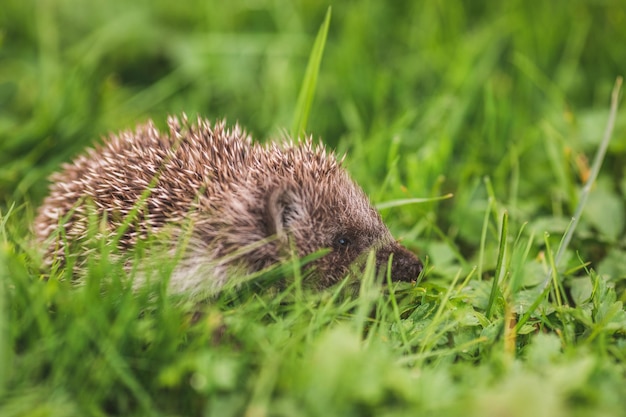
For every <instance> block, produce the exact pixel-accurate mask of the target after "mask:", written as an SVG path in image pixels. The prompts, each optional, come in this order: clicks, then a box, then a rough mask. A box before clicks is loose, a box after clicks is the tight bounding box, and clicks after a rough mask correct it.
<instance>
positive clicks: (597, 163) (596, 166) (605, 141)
mask: <svg viewBox="0 0 626 417" xmlns="http://www.w3.org/2000/svg"><path fill="white" fill-rule="evenodd" d="M622 81H623V78H622V77H617V80H615V86H614V87H613V92H612V93H611V110H610V111H609V120H608V121H607V123H606V128H605V130H604V136H603V137H602V142H600V147H599V148H598V152H596V156H595V158H594V160H593V165H592V166H591V173H590V174H589V178H588V179H587V182H586V183H585V186H584V187H583V190H582V193H581V194H580V200H579V201H578V205H577V206H576V211H575V212H574V216H573V217H572V223H571V224H570V227H569V228H568V229H567V231H566V232H565V235H564V236H563V240H562V241H561V244H560V245H559V249H558V250H557V253H556V256H555V257H554V266H555V267H558V266H559V263H560V261H561V258H562V257H563V254H564V253H565V250H566V249H567V247H568V245H569V243H570V241H571V240H572V236H574V231H575V230H576V226H577V225H578V221H579V220H580V217H581V216H582V214H583V210H584V209H585V205H586V204H587V198H588V197H589V194H590V193H591V187H592V186H593V184H594V183H595V182H596V178H597V177H598V174H599V173H600V168H601V167H602V162H603V161H604V156H605V155H606V150H607V148H608V147H609V142H610V141H611V136H612V135H613V128H614V127H615V119H616V117H617V107H618V99H619V93H620V90H621V88H622ZM551 278H552V270H551V269H550V270H549V271H548V274H547V275H546V278H545V280H544V281H543V288H547V287H548V285H550V280H551Z"/></svg>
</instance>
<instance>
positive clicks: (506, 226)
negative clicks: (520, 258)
mask: <svg viewBox="0 0 626 417" xmlns="http://www.w3.org/2000/svg"><path fill="white" fill-rule="evenodd" d="M508 231H509V213H508V212H506V211H505V212H504V214H503V215H502V230H501V233H500V247H499V248H498V263H497V264H496V272H495V273H494V275H493V283H492V285H491V293H490V294H489V303H488V304H487V318H491V315H492V314H493V304H494V303H495V301H496V295H497V294H498V284H499V281H500V275H501V274H502V265H503V263H504V262H503V261H504V253H505V252H506V237H507V235H508Z"/></svg>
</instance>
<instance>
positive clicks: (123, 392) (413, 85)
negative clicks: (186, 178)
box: [0, 0, 626, 417]
mask: <svg viewBox="0 0 626 417" xmlns="http://www.w3.org/2000/svg"><path fill="white" fill-rule="evenodd" d="M212 3H215V4H212ZM226 4H227V5H226ZM327 11H328V4H319V5H318V4H317V3H316V2H311V1H300V2H292V1H283V0H279V1H274V2H264V1H258V2H250V1H231V2H206V1H186V2H166V1H152V2H124V1H121V0H110V1H106V2H93V1H92V2H88V1H85V0H64V1H61V0H47V1H18V0H4V1H3V3H2V6H1V7H0V415H1V416H3V417H5V416H74V415H75V416H85V415H96V416H98V415H123V416H134V415H136V416H144V415H151V416H152V415H154V416H198V415H210V416H229V415H245V416H249V417H256V416H309V415H319V416H329V415H330V416H333V415H337V416H369V415H372V416H404V415H407V416H409V415H446V416H448V415H462V416H502V415H507V416H533V417H535V416H570V415H580V416H583V415H602V416H611V415H626V364H625V362H626V312H625V310H624V305H623V303H624V301H626V261H625V260H626V233H625V223H626V219H625V214H626V207H625V195H626V180H625V179H624V174H625V171H624V167H625V166H626V110H625V109H626V106H624V105H622V106H621V108H620V110H619V111H618V113H617V118H616V125H615V129H614V131H613V134H612V140H611V142H610V144H609V146H608V149H607V152H606V155H605V156H604V158H603V165H602V168H601V170H600V171H599V174H598V177H597V179H596V181H594V182H593V185H592V186H591V187H590V188H588V189H587V188H585V187H584V185H585V181H586V180H587V178H588V176H589V175H590V173H591V172H592V167H591V166H592V161H593V158H594V156H595V154H596V152H597V151H598V149H599V148H600V147H601V140H602V138H603V134H604V131H605V127H606V125H607V121H608V119H609V108H610V100H611V91H612V89H613V86H614V83H615V80H616V77H617V76H619V75H624V72H625V70H626V67H625V64H626V48H624V45H625V44H626V7H624V5H623V2H622V1H619V0H614V1H611V0H609V1H603V2H597V1H583V0H575V1H567V2H566V1H554V2H527V1H523V0H512V1H507V2H488V1H465V2H463V1H454V0H450V1H446V2H438V1H416V2H411V1H406V2H381V1H356V2H349V4H348V2H342V3H337V4H332V18H331V19H330V24H329V26H328V28H327V29H328V34H327V38H326V40H325V44H324V42H323V39H322V38H323V35H321V34H322V33H323V31H321V32H319V33H320V35H319V37H318V39H320V40H319V41H318V42H317V43H316V36H318V31H320V27H321V26H322V23H323V22H324V21H325V16H327ZM314 44H316V45H317V47H316V48H315V47H314ZM321 49H323V55H320V52H321ZM315 50H317V52H316V53H312V51H315ZM310 56H311V57H312V58H311V60H310V64H309V65H308V68H309V70H308V71H307V63H308V62H309V57H310ZM320 56H321V64H319V62H317V64H316V61H319V59H320ZM316 65H319V69H318V70H316V69H315V66H316ZM305 74H308V75H307V76H306V78H305ZM315 77H317V80H315ZM299 97H301V98H300V99H299ZM311 99H312V102H311V101H310V100H311ZM621 101H623V100H621ZM309 106H310V110H307V109H308V108H309ZM181 112H186V113H187V114H190V115H195V114H196V113H199V114H201V115H203V116H206V117H208V118H223V117H227V118H228V120H229V121H230V122H235V121H239V122H240V123H242V124H243V125H244V126H246V127H247V128H248V129H249V131H250V132H251V133H252V134H253V136H254V137H256V138H257V139H259V140H266V139H269V138H272V137H277V136H280V135H283V132H285V131H286V130H285V129H289V128H291V129H292V130H296V131H298V130H300V129H301V128H302V127H304V126H306V130H307V131H309V132H311V133H313V135H314V136H315V137H321V138H322V139H323V140H324V142H325V143H327V144H328V145H329V146H331V147H333V148H336V149H338V151H339V152H340V153H342V152H346V153H347V158H346V161H345V165H346V167H347V169H348V170H349V171H350V172H351V174H352V175H353V177H354V178H355V179H356V180H357V182H359V183H360V184H361V185H362V186H363V188H364V189H365V190H366V191H367V192H368V194H369V195H370V196H371V197H372V200H373V202H374V203H375V204H377V205H379V207H380V208H381V212H382V214H383V216H384V218H385V221H386V223H387V224H388V225H389V227H390V228H391V230H392V232H393V233H394V235H395V236H396V237H398V238H400V239H402V242H403V244H404V245H405V246H407V247H408V248H410V249H411V250H413V251H415V252H416V253H418V254H419V255H420V256H421V257H422V258H423V259H427V262H428V274H427V275H426V277H425V278H424V280H423V281H421V282H420V283H419V284H418V285H417V286H409V285H405V286H398V287H390V288H385V287H383V286H382V285H381V283H379V282H376V280H374V279H373V278H374V277H373V276H372V273H371V271H366V272H365V273H364V276H363V277H362V280H361V283H360V285H361V289H360V292H359V295H358V296H352V295H350V291H347V290H346V289H345V288H342V287H339V288H333V289H330V290H328V291H325V292H321V293H310V292H308V291H307V290H306V289H302V288H300V286H299V285H298V282H299V281H298V279H293V275H294V274H295V275H297V268H295V267H293V266H292V265H286V266H284V267H283V268H282V269H279V270H277V271H273V272H271V273H269V274H267V275H265V276H261V277H258V278H256V279H255V280H254V281H252V282H250V283H249V284H247V285H244V286H242V287H238V288H229V289H226V290H225V291H224V292H223V293H221V294H220V295H219V296H218V297H217V298H216V299H213V300H211V301H210V302H206V303H202V304H200V305H198V304H194V303H190V302H187V303H186V302H184V300H183V301H182V302H181V300H179V299H174V298H172V297H171V296H168V295H167V294H166V292H165V290H164V288H165V285H164V283H165V281H166V280H167V273H168V266H171V265H169V262H161V268H157V269H156V270H155V276H154V278H156V279H155V280H153V281H154V282H153V285H150V286H146V287H144V288H141V289H140V290H138V291H134V290H133V289H132V280H133V278H134V277H133V274H132V272H128V271H126V270H125V269H124V268H123V267H122V266H121V265H119V264H118V263H116V262H114V261H112V260H111V259H110V258H109V257H108V256H106V251H105V250H103V252H104V253H103V256H102V257H101V258H100V259H98V260H96V259H94V260H93V261H92V262H90V263H89V265H88V267H87V273H86V274H87V279H86V281H85V282H86V283H85V285H82V286H75V285H73V284H72V283H71V282H70V278H71V271H70V270H67V269H66V270H59V271H55V272H53V273H52V275H51V277H50V279H48V280H44V279H43V278H42V277H43V275H42V274H43V273H42V270H41V259H40V256H39V255H38V253H37V251H36V248H34V246H33V244H32V234H31V233H32V232H31V231H30V229H29V228H30V223H31V222H32V218H33V215H34V214H33V213H34V211H35V210H36V207H37V206H38V204H39V203H40V202H41V199H42V198H43V197H44V195H45V193H46V187H47V182H46V177H47V176H48V175H49V174H50V173H51V172H53V171H54V170H56V169H58V168H59V166H60V164H61V163H62V162H65V161H68V160H70V159H71V157H72V156H74V155H76V154H78V153H80V152H81V151H83V150H84V149H85V148H86V147H87V146H90V145H93V144H94V143H96V142H97V141H98V140H99V138H100V137H101V136H103V135H106V134H107V132H110V131H116V130H119V129H126V128H132V127H133V126H134V125H135V124H137V123H138V122H142V121H144V120H145V119H146V118H148V117H151V118H154V119H155V121H156V122H157V124H159V125H161V126H163V125H164V122H165V115H167V114H170V113H174V114H179V113H181ZM307 118H308V120H307ZM586 191H589V194H588V196H586V195H585V194H584V192H586ZM448 193H452V194H454V197H453V198H449V199H443V200H441V199H439V200H435V199H432V200H431V199H429V198H431V197H439V196H442V195H446V194H448ZM585 198H586V200H587V201H586V204H585V205H584V211H583V213H582V216H581V217H580V219H579V222H578V224H577V225H575V227H574V228H573V229H570V230H572V232H573V233H572V235H571V241H570V242H569V243H568V244H567V245H566V246H563V247H564V250H561V251H560V254H558V253H559V247H560V245H561V242H562V241H563V240H564V239H563V237H564V236H565V234H566V232H567V231H568V228H569V227H570V224H572V222H571V219H572V216H574V214H575V213H577V208H578V207H580V205H579V203H580V202H581V201H583V200H585ZM421 199H426V201H425V202H424V200H421ZM566 240H567V239H566ZM557 254H558V255H557ZM294 265H295V264H294ZM294 271H295V272H294ZM281 276H286V278H285V279H286V282H287V283H288V284H287V286H286V288H285V289H284V290H283V291H277V290H276V289H275V288H273V286H272V285H270V284H271V282H272V281H273V280H275V279H276V278H277V277H281ZM289 283H291V284H289ZM546 283H547V287H545V288H546V289H545V290H544V284H546Z"/></svg>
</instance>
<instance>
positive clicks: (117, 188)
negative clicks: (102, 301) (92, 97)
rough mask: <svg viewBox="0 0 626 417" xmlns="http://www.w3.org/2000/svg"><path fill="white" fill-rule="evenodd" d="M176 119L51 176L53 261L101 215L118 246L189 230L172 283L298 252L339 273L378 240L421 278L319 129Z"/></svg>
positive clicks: (178, 287) (322, 283) (118, 139)
mask: <svg viewBox="0 0 626 417" xmlns="http://www.w3.org/2000/svg"><path fill="white" fill-rule="evenodd" d="M167 124H168V128H169V129H168V130H169V131H168V132H166V133H162V132H160V131H159V130H158V129H157V128H156V127H155V124H154V123H153V122H152V121H148V122H147V123H145V124H143V125H139V126H138V127H137V128H136V130H135V131H134V132H132V131H124V132H122V133H120V134H117V135H110V137H109V138H108V139H106V140H105V141H104V144H102V145H99V146H96V147H94V148H92V149H90V150H88V151H87V152H86V153H85V154H83V155H82V156H79V157H77V158H76V159H75V160H74V161H73V162H72V163H70V164H65V165H63V167H62V170H61V171H60V172H57V173H55V174H53V175H52V176H51V177H50V180H51V185H50V191H49V194H48V196H47V197H46V198H45V199H44V202H43V204H42V206H41V207H40V209H39V211H38V214H37V217H36V219H35V223H34V229H35V233H36V237H37V240H38V242H39V243H40V244H41V245H43V248H45V249H44V252H45V256H44V259H45V261H46V263H47V264H49V265H51V264H53V263H54V262H58V263H61V264H62V263H63V262H64V261H65V255H66V253H68V252H69V251H70V249H71V250H73V249H74V248H76V247H78V250H79V251H80V250H81V245H82V248H83V249H82V250H83V251H86V249H84V248H85V247H86V245H84V242H85V240H86V236H87V235H88V232H89V227H90V219H92V221H93V218H94V215H95V218H96V219H98V223H99V224H100V225H102V224H104V229H105V233H108V234H109V235H110V236H114V235H115V234H116V232H117V231H119V230H122V232H121V236H119V232H117V233H118V236H117V239H115V245H117V246H118V248H119V249H120V252H121V253H124V251H127V250H129V249H132V248H133V247H135V246H136V245H137V242H138V241H140V240H142V239H146V238H147V237H148V236H150V235H152V234H154V233H157V232H159V231H168V232H167V238H166V239H167V240H168V241H169V242H168V244H171V247H172V248H177V247H178V245H179V244H180V242H181V241H183V240H184V241H185V245H184V249H183V252H182V255H181V256H180V259H179V261H178V263H177V264H176V266H175V269H174V271H173V272H172V274H171V277H170V282H169V288H170V290H171V291H172V292H174V293H198V292H209V293H211V292H215V291H218V290H219V289H220V288H222V287H223V285H224V284H225V283H226V282H228V281H229V279H230V278H231V277H233V276H236V275H237V276H240V275H241V274H253V273H255V272H259V271H263V270H265V269H266V268H271V267H273V266H276V265H279V264H280V263H282V262H284V261H286V260H288V259H290V258H289V257H290V256H294V254H295V255H296V256H298V257H306V256H307V255H311V254H316V253H321V255H319V256H318V257H315V256H313V257H312V258H313V260H312V261H311V262H310V263H309V264H306V266H305V271H306V274H305V275H304V276H305V280H306V282H307V283H308V284H309V285H311V286H313V287H316V288H326V287H329V286H331V285H333V284H335V283H337V282H339V281H340V280H342V279H343V278H344V277H346V276H348V275H350V272H351V271H354V270H355V269H354V265H356V266H357V268H356V270H358V266H359V265H360V266H361V269H362V268H363V265H364V264H365V259H366V258H367V254H368V253H369V252H370V251H374V252H375V254H376V255H375V260H376V266H377V268H378V269H379V270H380V271H387V268H388V267H389V262H390V266H391V277H392V279H393V280H394V281H408V282H410V281H415V280H416V279H417V277H418V275H419V274H420V272H421V271H422V268H423V266H422V263H421V262H420V260H419V259H418V258H417V257H416V256H415V255H414V254H413V253H412V252H410V251H409V250H407V249H405V248H404V247H403V246H401V245H400V244H399V243H398V242H397V241H396V240H395V239H394V238H393V237H392V235H391V233H390V231H389V229H388V228H387V227H386V226H385V224H384V223H383V221H382V219H381V216H380V215H379V213H378V212H377V211H376V210H375V209H374V208H373V207H372V205H371V204H370V201H369V199H368V197H367V196H366V194H365V193H364V192H363V191H362V189H361V188H360V187H359V186H358V185H357V184H356V183H355V182H354V181H353V180H352V179H351V178H350V176H349V175H348V173H347V171H346V170H345V169H344V168H343V167H342V162H343V158H342V159H341V160H339V159H338V158H337V157H336V155H335V153H334V152H332V151H329V150H327V148H326V147H324V145H323V144H321V143H319V144H314V142H313V140H312V138H311V137H310V136H309V137H308V138H306V139H303V140H293V139H290V138H289V137H287V136H286V137H285V138H284V139H283V140H282V141H278V142H271V143H268V144H259V143H257V142H253V141H252V139H251V138H250V136H249V135H248V134H247V133H246V132H245V131H244V130H243V129H242V128H241V127H240V126H239V125H238V124H235V125H234V126H233V127H228V126H227V125H226V123H225V122H224V121H218V122H215V123H213V124H212V123H210V122H209V121H208V120H206V119H202V118H200V117H198V119H197V122H196V123H192V122H189V121H188V119H187V117H186V116H184V115H183V117H182V118H181V119H180V120H179V118H178V117H173V116H170V117H168V119H167ZM129 216H132V217H129ZM120 228H122V229H120ZM101 229H102V228H100V229H99V230H101ZM68 245H71V247H66V246H68ZM84 255H85V256H88V255H87V254H86V253H85V254H84Z"/></svg>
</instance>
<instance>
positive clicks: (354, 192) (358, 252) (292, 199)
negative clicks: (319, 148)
mask: <svg viewBox="0 0 626 417" xmlns="http://www.w3.org/2000/svg"><path fill="white" fill-rule="evenodd" d="M336 179H337V178H336ZM338 179H339V180H341V183H340V184H334V185H333V186H331V187H329V186H324V184H322V185H321V186H320V184H319V183H312V182H307V183H301V184H293V183H292V184H289V185H285V186H282V187H279V188H277V189H275V190H273V191H272V192H271V193H270V194H269V197H268V200H267V207H266V213H267V216H268V218H269V219H270V220H269V222H268V224H269V225H270V227H269V231H268V232H269V234H276V235H278V236H279V241H282V242H283V244H287V245H292V246H294V247H295V248H296V249H297V250H298V255H300V256H305V255H308V254H311V253H314V252H316V251H319V250H321V249H330V252H329V253H328V254H326V255H324V256H323V257H322V258H320V259H317V260H316V261H314V262H313V264H312V266H313V268H314V270H315V274H314V275H315V280H316V281H315V284H317V285H316V286H319V287H327V286H330V285H332V284H334V283H336V282H338V281H340V280H341V279H342V278H344V277H345V276H346V275H347V274H348V273H349V272H350V269H351V267H352V266H353V265H355V264H356V265H360V266H363V265H364V261H365V258H366V257H367V254H368V253H369V251H370V250H372V249H374V250H375V251H376V264H377V268H378V269H379V270H383V271H384V270H386V268H387V263H388V260H389V257H390V256H392V255H393V258H392V265H391V268H392V278H393V279H394V280H402V281H411V280H415V279H416V278H417V276H418V275H419V273H420V271H421V269H422V264H421V262H420V261H419V260H418V259H417V258H416V257H415V255H413V254H412V253H411V252H409V251H408V250H406V249H404V248H403V247H401V246H400V245H399V244H397V243H396V241H395V240H394V239H393V237H392V236H391V233H390V232H389V230H388V229H387V227H386V226H385V225H384V223H383V221H382V219H381V218H380V215H379V214H378V212H376V210H375V209H374V208H373V207H372V206H371V204H370V203H369V200H368V199H367V197H366V196H365V194H364V193H363V192H362V191H361V189H360V188H358V187H357V186H356V185H355V184H354V183H353V182H352V181H351V180H350V179H349V178H347V176H346V177H339V178H338ZM308 184H314V186H315V188H313V189H307V185H308ZM335 190H341V191H342V193H341V194H337V193H334V194H333V191H335ZM281 236H282V238H280V237H281Z"/></svg>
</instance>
